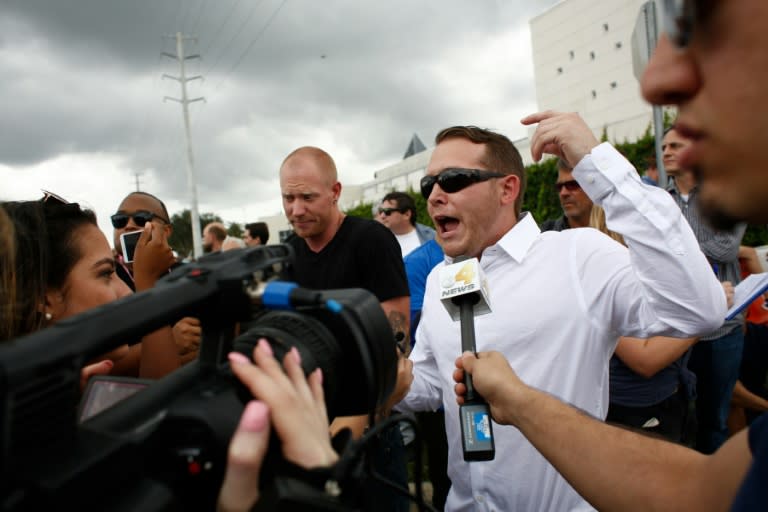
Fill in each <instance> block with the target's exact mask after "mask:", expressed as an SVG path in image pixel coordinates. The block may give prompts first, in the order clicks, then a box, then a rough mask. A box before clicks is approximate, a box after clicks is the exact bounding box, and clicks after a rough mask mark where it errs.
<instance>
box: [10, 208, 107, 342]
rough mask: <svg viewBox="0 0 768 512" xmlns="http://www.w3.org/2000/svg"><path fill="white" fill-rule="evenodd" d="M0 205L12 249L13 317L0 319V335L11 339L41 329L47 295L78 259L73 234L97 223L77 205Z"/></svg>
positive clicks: (57, 285) (64, 278)
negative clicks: (9, 228)
mask: <svg viewBox="0 0 768 512" xmlns="http://www.w3.org/2000/svg"><path fill="white" fill-rule="evenodd" d="M2 206H3V208H4V209H5V211H6V213H7V214H8V217H9V218H10V220H11V221H12V223H13V228H14V231H15V237H14V244H15V246H16V247H15V254H14V255H13V257H14V259H15V262H16V265H15V271H16V283H15V285H16V286H15V295H16V303H15V306H14V309H15V314H14V317H13V318H4V319H3V326H2V332H3V334H4V335H7V336H8V338H15V337H18V336H21V335H24V334H28V333H31V332H34V331H37V330H39V329H41V328H42V327H43V326H44V325H43V319H44V316H43V311H42V305H43V304H45V294H46V292H47V291H48V290H55V289H61V288H63V286H64V283H65V282H66V280H67V276H69V273H70V272H71V271H72V268H73V267H74V266H75V264H76V263H77V261H78V260H79V259H80V258H81V257H82V254H81V251H80V248H79V247H78V244H77V232H78V231H79V230H80V229H81V228H82V227H84V226H87V225H93V226H97V223H96V216H95V215H94V214H93V212H92V211H90V210H83V209H81V208H80V205H78V204H76V203H70V204H60V203H58V202H52V201H49V202H43V201H18V202H16V201H14V202H7V203H2Z"/></svg>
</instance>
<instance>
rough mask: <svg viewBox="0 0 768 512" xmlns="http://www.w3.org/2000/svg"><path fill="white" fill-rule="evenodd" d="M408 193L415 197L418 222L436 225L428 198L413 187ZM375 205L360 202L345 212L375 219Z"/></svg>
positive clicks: (431, 225) (430, 225)
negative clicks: (428, 204) (430, 213)
mask: <svg viewBox="0 0 768 512" xmlns="http://www.w3.org/2000/svg"><path fill="white" fill-rule="evenodd" d="M406 193H407V194H408V195H409V196H411V198H413V202H414V203H415V204H416V222H419V223H421V224H424V225H425V226H429V227H434V224H433V223H432V219H431V218H430V216H429V213H428V212H427V200H426V199H424V198H423V197H422V196H421V193H420V192H416V191H415V190H413V189H408V190H407V192H406ZM373 207H374V204H373V203H360V204H359V205H357V206H354V207H352V208H349V209H347V210H344V213H346V214H347V215H352V216H354V217H362V218H364V219H373Z"/></svg>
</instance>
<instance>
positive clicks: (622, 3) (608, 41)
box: [530, 0, 653, 142]
mask: <svg viewBox="0 0 768 512" xmlns="http://www.w3.org/2000/svg"><path fill="white" fill-rule="evenodd" d="M644 3H645V0H563V1H562V2H560V3H558V4H557V5H555V6H553V7H552V8H550V9H549V10H547V11H546V12H544V13H542V14H540V15H538V16H536V17H535V18H533V19H532V20H531V22H530V26H531V46H532V49H533V68H534V76H535V80H536V100H537V103H538V106H539V108H540V109H551V110H559V111H564V112H578V113H579V114H581V116H582V117H583V118H584V119H585V120H586V122H587V123H588V124H589V126H590V127H591V128H592V129H593V131H594V132H595V134H596V135H598V136H600V135H602V133H603V130H605V131H606V132H607V134H608V140H610V141H617V142H622V141H624V140H625V139H626V140H630V141H631V140H635V139H637V138H638V137H640V136H641V135H643V133H644V132H645V130H646V129H647V128H648V126H650V124H651V123H652V116H653V114H652V109H651V106H650V105H648V104H647V103H646V102H645V101H644V100H643V99H642V97H641V96H640V84H639V83H638V80H637V78H636V77H635V75H634V72H633V68H632V42H631V38H632V32H633V30H634V28H635V24H636V22H637V18H638V14H639V12H640V9H641V6H642V5H643V4H644Z"/></svg>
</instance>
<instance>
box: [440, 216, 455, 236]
mask: <svg viewBox="0 0 768 512" xmlns="http://www.w3.org/2000/svg"><path fill="white" fill-rule="evenodd" d="M435 225H436V226H437V232H438V233H439V234H440V236H443V235H446V234H450V233H451V232H452V231H455V230H456V228H458V227H459V219H457V218H455V217H448V216H446V215H438V216H437V217H435Z"/></svg>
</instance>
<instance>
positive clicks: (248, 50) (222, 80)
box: [215, 0, 287, 90]
mask: <svg viewBox="0 0 768 512" xmlns="http://www.w3.org/2000/svg"><path fill="white" fill-rule="evenodd" d="M286 1H287V0H282V2H280V5H279V6H278V7H277V9H275V12H273V13H272V16H270V17H269V19H268V20H267V23H266V24H264V26H263V27H262V28H261V30H260V31H259V32H258V33H257V34H256V37H254V38H253V41H251V44H249V45H248V47H247V48H246V49H245V51H244V52H243V53H242V54H240V57H239V58H238V59H237V61H236V62H235V64H234V65H233V66H232V68H231V69H230V70H229V71H228V72H227V74H226V75H225V76H224V78H222V79H221V81H220V82H219V83H218V84H217V85H216V87H215V89H217V90H218V89H219V88H220V87H221V84H222V83H224V81H225V80H226V79H227V78H228V77H229V75H231V74H232V72H234V71H235V69H237V67H238V66H239V65H240V63H241V62H242V61H243V59H244V58H245V56H246V55H248V52H250V51H251V48H253V45H255V44H256V42H257V41H258V40H259V39H261V36H263V35H264V33H265V32H266V31H267V29H268V28H269V26H270V25H272V22H273V21H274V20H275V18H276V17H277V15H278V13H280V10H281V9H282V8H283V6H284V5H285V2H286Z"/></svg>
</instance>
